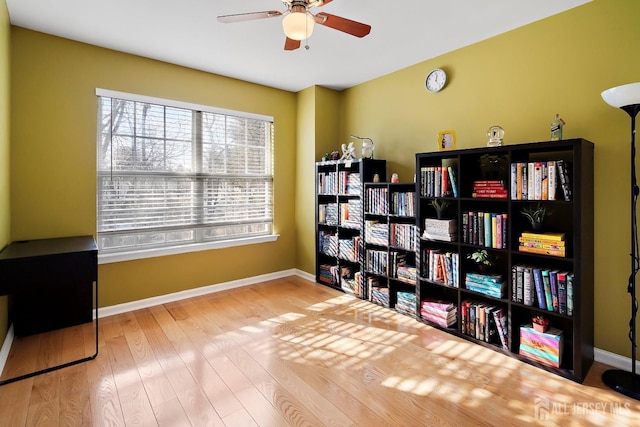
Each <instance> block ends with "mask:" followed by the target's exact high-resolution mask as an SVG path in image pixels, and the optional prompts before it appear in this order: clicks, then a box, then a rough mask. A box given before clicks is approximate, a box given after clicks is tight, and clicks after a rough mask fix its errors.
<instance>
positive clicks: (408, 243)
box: [363, 183, 417, 317]
mask: <svg viewBox="0 0 640 427" xmlns="http://www.w3.org/2000/svg"><path fill="white" fill-rule="evenodd" d="M364 193H365V199H364V200H365V206H364V246H363V248H364V262H363V289H364V290H365V291H366V292H367V294H366V295H367V299H368V300H370V301H372V302H375V303H377V304H380V305H383V306H385V307H389V308H393V309H395V310H396V311H398V312H400V313H402V314H406V315H409V316H412V317H416V316H417V311H416V307H417V304H416V296H415V295H416V280H417V274H416V255H415V252H416V245H417V229H416V225H415V223H416V217H415V206H416V202H415V201H416V197H415V184H414V183H408V184H407V183H367V184H365V189H364ZM385 294H386V295H385ZM385 296H386V298H385Z"/></svg>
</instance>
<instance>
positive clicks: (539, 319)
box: [531, 316, 549, 332]
mask: <svg viewBox="0 0 640 427" xmlns="http://www.w3.org/2000/svg"><path fill="white" fill-rule="evenodd" d="M531 320H532V321H533V329H535V330H536V331H538V332H547V330H548V329H549V319H547V318H546V317H544V316H534V317H533V318H532V319H531Z"/></svg>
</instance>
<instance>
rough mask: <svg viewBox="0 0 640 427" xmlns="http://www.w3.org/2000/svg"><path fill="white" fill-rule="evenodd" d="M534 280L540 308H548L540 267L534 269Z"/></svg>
mask: <svg viewBox="0 0 640 427" xmlns="http://www.w3.org/2000/svg"><path fill="white" fill-rule="evenodd" d="M533 280H534V284H535V288H536V300H537V301H538V308H540V309H542V310H546V309H547V307H548V305H547V297H546V291H545V288H544V283H543V280H542V271H541V270H540V269H539V268H534V269H533ZM549 302H550V301H549Z"/></svg>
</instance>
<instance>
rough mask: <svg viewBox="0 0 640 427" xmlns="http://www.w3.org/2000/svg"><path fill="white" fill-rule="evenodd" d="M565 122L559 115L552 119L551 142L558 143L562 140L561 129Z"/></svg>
mask: <svg viewBox="0 0 640 427" xmlns="http://www.w3.org/2000/svg"><path fill="white" fill-rule="evenodd" d="M564 125H565V121H564V120H562V119H561V118H560V115H559V114H556V116H555V117H554V118H553V121H552V122H551V141H560V140H561V139H562V127H563V126H564Z"/></svg>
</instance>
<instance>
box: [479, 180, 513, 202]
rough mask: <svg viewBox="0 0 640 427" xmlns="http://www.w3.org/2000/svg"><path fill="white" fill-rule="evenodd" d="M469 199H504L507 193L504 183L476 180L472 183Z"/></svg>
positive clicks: (507, 195)
mask: <svg viewBox="0 0 640 427" xmlns="http://www.w3.org/2000/svg"><path fill="white" fill-rule="evenodd" d="M471 197H477V198H489V199H506V198H507V197H509V192H508V190H507V189H506V188H505V186H504V182H503V181H500V180H490V179H489V180H478V181H473V192H472V193H471Z"/></svg>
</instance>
